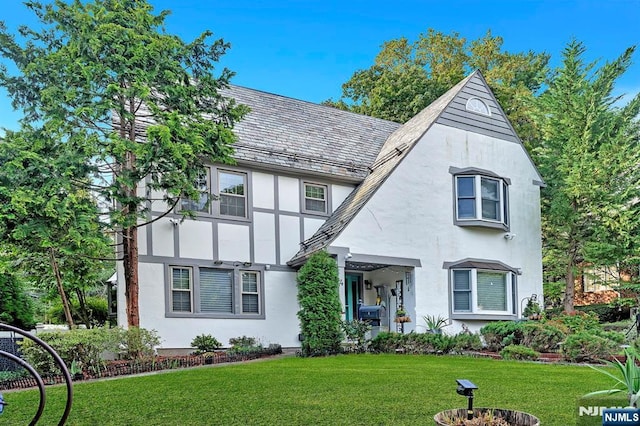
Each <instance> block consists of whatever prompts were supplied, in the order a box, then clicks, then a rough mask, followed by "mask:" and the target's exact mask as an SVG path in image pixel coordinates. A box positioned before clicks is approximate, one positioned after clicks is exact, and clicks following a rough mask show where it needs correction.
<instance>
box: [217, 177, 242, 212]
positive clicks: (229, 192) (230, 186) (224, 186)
mask: <svg viewBox="0 0 640 426" xmlns="http://www.w3.org/2000/svg"><path fill="white" fill-rule="evenodd" d="M246 187H247V175H246V174H245V173H238V172H232V171H228V170H218V191H219V194H220V200H219V205H220V215H221V216H233V217H247V195H246Z"/></svg>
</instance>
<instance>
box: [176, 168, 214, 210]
mask: <svg viewBox="0 0 640 426" xmlns="http://www.w3.org/2000/svg"><path fill="white" fill-rule="evenodd" d="M194 186H195V187H196V189H197V190H198V192H199V193H200V196H199V197H198V198H197V199H194V200H192V199H189V198H182V199H181V200H180V208H181V209H182V210H191V211H194V212H199V213H209V193H210V192H211V191H210V186H209V173H208V172H207V171H202V172H201V173H199V174H198V178H197V179H196V181H195V182H194Z"/></svg>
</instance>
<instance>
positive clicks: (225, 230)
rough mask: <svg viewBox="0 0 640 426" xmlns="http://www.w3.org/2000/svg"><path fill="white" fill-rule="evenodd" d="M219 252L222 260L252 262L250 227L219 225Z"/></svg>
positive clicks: (228, 224)
mask: <svg viewBox="0 0 640 426" xmlns="http://www.w3.org/2000/svg"><path fill="white" fill-rule="evenodd" d="M218 244H219V246H218V252H219V253H220V259H221V260H227V261H232V262H233V261H241V262H245V261H250V260H251V254H250V251H249V250H250V246H249V226H248V225H234V224H230V223H219V224H218Z"/></svg>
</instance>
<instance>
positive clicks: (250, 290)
mask: <svg viewBox="0 0 640 426" xmlns="http://www.w3.org/2000/svg"><path fill="white" fill-rule="evenodd" d="M169 269H170V274H169V275H170V280H171V283H170V295H171V296H170V297H171V299H170V302H169V307H168V310H169V311H168V313H169V314H177V315H180V316H184V314H190V315H189V316H202V317H222V318H232V317H240V316H245V317H247V316H248V317H251V318H261V317H262V316H263V308H262V303H263V302H262V286H261V282H260V272H258V271H247V270H239V269H219V268H207V267H198V266H193V267H182V266H171V267H170V268H169Z"/></svg>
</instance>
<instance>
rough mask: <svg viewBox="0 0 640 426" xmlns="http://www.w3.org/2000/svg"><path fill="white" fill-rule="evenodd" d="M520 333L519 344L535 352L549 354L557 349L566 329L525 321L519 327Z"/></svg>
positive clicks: (549, 324)
mask: <svg viewBox="0 0 640 426" xmlns="http://www.w3.org/2000/svg"><path fill="white" fill-rule="evenodd" d="M520 330H521V332H522V341H521V344H522V345H524V346H527V347H529V348H531V349H533V350H534V351H537V352H551V351H553V350H555V349H557V348H558V345H559V344H560V342H562V341H563V340H564V339H565V338H566V336H567V333H566V329H564V330H563V329H561V327H558V326H556V325H554V324H552V323H540V322H537V321H527V322H525V323H523V324H522V326H521V327H520Z"/></svg>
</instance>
